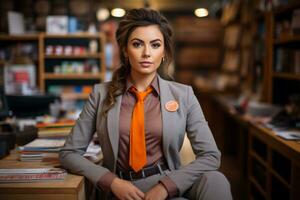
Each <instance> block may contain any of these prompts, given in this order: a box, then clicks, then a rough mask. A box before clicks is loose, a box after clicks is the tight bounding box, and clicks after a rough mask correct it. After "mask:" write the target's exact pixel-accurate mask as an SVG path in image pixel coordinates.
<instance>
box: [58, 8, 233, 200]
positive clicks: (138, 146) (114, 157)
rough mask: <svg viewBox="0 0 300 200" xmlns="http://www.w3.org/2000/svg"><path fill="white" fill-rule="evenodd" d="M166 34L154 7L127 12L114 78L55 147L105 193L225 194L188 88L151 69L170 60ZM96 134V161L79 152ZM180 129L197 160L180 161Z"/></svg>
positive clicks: (138, 195) (212, 143) (65, 162)
mask: <svg viewBox="0 0 300 200" xmlns="http://www.w3.org/2000/svg"><path fill="white" fill-rule="evenodd" d="M171 36H172V31H171V28H170V26H169V24H168V21H167V20H166V19H165V18H164V17H163V16H162V15H161V14H159V13H158V12H157V11H154V10H150V9H144V8H142V9H133V10H131V11H129V12H128V14H127V15H126V17H125V18H124V19H123V20H122V21H121V22H120V24H119V28H118V30H117V33H116V38H117V42H118V45H119V49H120V55H121V56H120V59H121V63H122V64H121V67H120V68H119V69H118V70H116V71H115V73H114V75H113V80H112V82H109V83H103V84H99V85H96V86H95V87H94V90H93V92H92V93H91V95H90V98H89V100H88V102H87V103H86V105H85V107H84V109H83V111H82V113H81V114H80V117H79V119H78V120H77V122H76V124H75V126H74V128H73V130H72V133H71V134H70V136H69V137H68V139H67V141H66V144H65V147H64V148H63V149H62V150H61V152H60V161H61V164H62V165H63V166H64V167H65V168H67V169H69V170H70V171H71V172H73V173H77V174H81V175H84V176H85V177H86V178H88V179H89V180H90V181H92V182H93V183H94V184H95V185H96V186H97V187H98V188H99V189H100V190H101V197H102V198H103V199H113V198H117V199H121V200H123V199H124V200H125V199H133V200H140V199H146V200H150V199H155V200H159V199H167V198H174V199H175V198H176V199H186V198H188V199H231V194H230V186H229V183H228V181H227V180H226V178H225V177H224V176H223V175H222V174H221V173H219V172H217V171H216V170H217V169H218V167H219V165H220V152H219V151H218V149H217V147H216V144H215V141H214V139H213V136H212V134H211V131H210V129H209V127H208V125H207V123H206V121H205V118H204V116H203V113H202V110H201V107H200V105H199V103H198V101H197V99H196V97H195V95H194V93H193V91H192V88H191V87H190V86H186V85H183V84H179V83H175V82H171V81H166V80H164V79H162V78H161V77H160V76H159V75H158V73H157V70H158V68H159V67H161V68H163V67H167V66H168V65H169V64H170V62H171V60H172V47H171ZM95 132H96V133H97V135H98V138H99V143H100V145H101V148H102V152H103V164H102V166H100V165H96V164H93V163H91V162H89V161H88V160H86V159H85V158H84V157H83V156H82V155H83V154H84V152H85V150H86V148H87V145H88V144H89V142H90V140H91V138H92V136H93V134H94V133H95ZM185 133H187V136H188V138H189V140H190V142H191V145H192V148H193V151H194V153H195V155H196V159H195V160H194V161H193V162H191V163H190V164H188V165H187V166H184V167H182V166H181V164H180V157H179V151H180V149H181V146H182V144H183V139H184V135H185Z"/></svg>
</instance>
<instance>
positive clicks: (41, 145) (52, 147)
mask: <svg viewBox="0 0 300 200" xmlns="http://www.w3.org/2000/svg"><path fill="white" fill-rule="evenodd" d="M64 143H65V139H45V138H37V139H35V140H33V141H32V142H30V143H28V144H26V145H24V146H20V147H19V152H20V160H21V161H42V160H43V158H45V157H47V158H49V157H53V158H57V157H58V152H59V150H60V149H61V148H62V147H63V146H64Z"/></svg>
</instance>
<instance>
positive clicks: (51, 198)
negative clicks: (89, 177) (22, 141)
mask: <svg viewBox="0 0 300 200" xmlns="http://www.w3.org/2000/svg"><path fill="white" fill-rule="evenodd" d="M55 166H59V162H58V160H52V161H49V162H20V161H18V155H17V152H16V151H15V150H14V151H12V152H11V154H10V155H9V156H7V157H5V158H4V159H2V160H0V168H47V167H48V168H49V167H55ZM0 199H1V200H19V199H20V200H21V199H22V200H24V199H25V200H26V199H30V200H40V199H42V200H75V199H76V200H85V186H84V177H82V176H77V175H73V174H68V175H67V177H66V179H65V180H63V181H50V182H35V183H6V184H0Z"/></svg>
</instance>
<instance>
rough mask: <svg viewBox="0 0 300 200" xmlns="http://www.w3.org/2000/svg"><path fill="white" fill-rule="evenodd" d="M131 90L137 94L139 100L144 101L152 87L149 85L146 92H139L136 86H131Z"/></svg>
mask: <svg viewBox="0 0 300 200" xmlns="http://www.w3.org/2000/svg"><path fill="white" fill-rule="evenodd" d="M130 91H131V92H133V93H134V94H135V96H136V98H137V100H138V101H144V99H145V98H146V96H147V95H148V94H150V93H151V92H152V87H150V86H149V87H147V89H146V90H145V91H144V92H139V91H138V90H137V89H136V88H135V87H131V88H130Z"/></svg>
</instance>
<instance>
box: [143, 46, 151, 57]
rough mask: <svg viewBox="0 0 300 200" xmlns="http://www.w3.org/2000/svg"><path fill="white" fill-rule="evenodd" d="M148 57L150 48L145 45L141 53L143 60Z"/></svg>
mask: <svg viewBox="0 0 300 200" xmlns="http://www.w3.org/2000/svg"><path fill="white" fill-rule="evenodd" d="M150 56H151V51H150V47H149V46H148V45H145V47H144V51H143V58H149V57H150Z"/></svg>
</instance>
